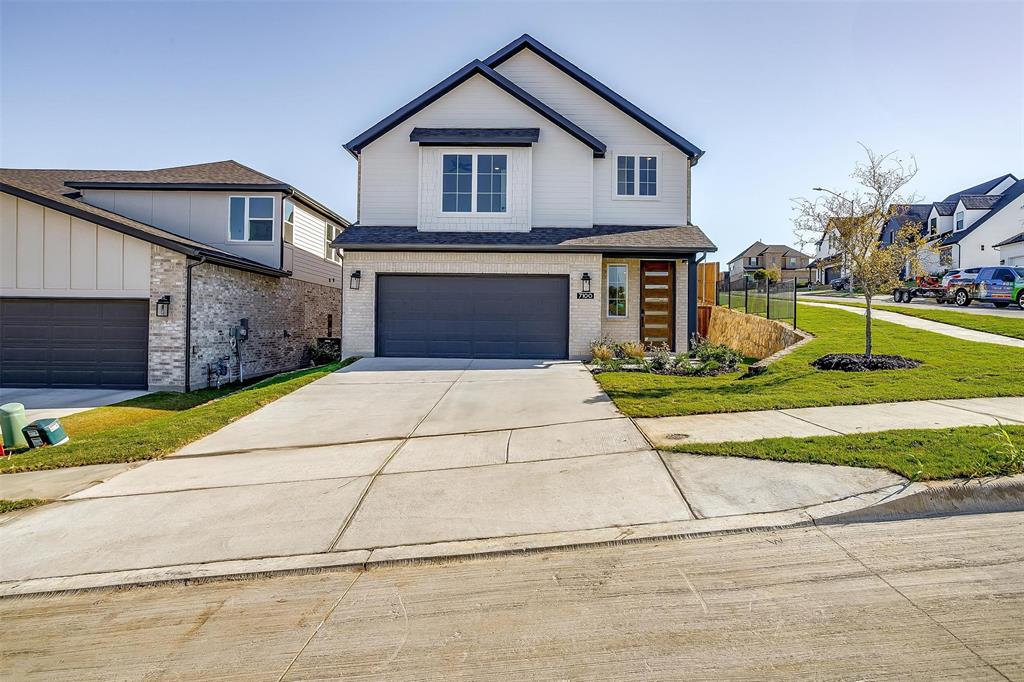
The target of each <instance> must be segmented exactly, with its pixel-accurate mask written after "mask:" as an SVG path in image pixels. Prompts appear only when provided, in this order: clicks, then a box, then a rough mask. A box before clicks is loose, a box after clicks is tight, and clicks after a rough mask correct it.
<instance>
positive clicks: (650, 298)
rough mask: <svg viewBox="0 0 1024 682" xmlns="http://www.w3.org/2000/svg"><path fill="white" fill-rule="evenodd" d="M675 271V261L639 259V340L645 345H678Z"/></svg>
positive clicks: (670, 346) (671, 346) (672, 346)
mask: <svg viewBox="0 0 1024 682" xmlns="http://www.w3.org/2000/svg"><path fill="white" fill-rule="evenodd" d="M675 273H676V267H675V263H674V262H673V261H641V262H640V339H641V340H642V341H643V342H644V345H645V346H660V345H662V344H664V345H667V346H668V347H669V348H675V345H676V343H675V341H676V339H675V329H676V316H675V309H676V306H675V303H676V286H675V282H676V278H675Z"/></svg>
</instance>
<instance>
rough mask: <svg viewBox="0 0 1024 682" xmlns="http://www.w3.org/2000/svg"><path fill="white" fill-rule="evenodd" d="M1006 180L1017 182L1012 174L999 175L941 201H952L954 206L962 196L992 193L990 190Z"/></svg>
mask: <svg viewBox="0 0 1024 682" xmlns="http://www.w3.org/2000/svg"><path fill="white" fill-rule="evenodd" d="M1006 178H1013V180H1014V181H1015V182H1016V180H1017V177H1016V176H1015V175H1014V174H1013V173H1006V174H1004V175H1000V176H999V177H998V178H992V179H991V180H987V181H985V182H983V183H981V184H980V185H975V186H974V187H968V188H967V189H962V190H960V191H959V192H954V193H953V194H950V195H949V196H948V197H946V198H945V199H944V200H943V201H952V202H953V203H954V204H955V203H956V201H957V199H959V198H960V196H961V195H964V194H988V193H989V192H991V191H992V188H994V187H997V186H998V185H999V183H1001V182H1002V181H1003V180H1005V179H1006Z"/></svg>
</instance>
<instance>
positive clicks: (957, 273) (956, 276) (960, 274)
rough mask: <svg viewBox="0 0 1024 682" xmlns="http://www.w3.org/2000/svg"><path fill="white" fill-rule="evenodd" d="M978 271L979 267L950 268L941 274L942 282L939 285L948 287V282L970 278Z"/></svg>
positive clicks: (979, 270)
mask: <svg viewBox="0 0 1024 682" xmlns="http://www.w3.org/2000/svg"><path fill="white" fill-rule="evenodd" d="M979 272H981V268H965V269H963V270H950V271H949V272H947V273H946V274H944V275H943V276H942V284H940V286H942V287H943V288H948V287H949V283H950V282H953V281H961V280H972V279H974V277H975V276H977V274H978V273H979Z"/></svg>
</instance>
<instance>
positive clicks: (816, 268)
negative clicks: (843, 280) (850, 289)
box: [807, 233, 848, 284]
mask: <svg viewBox="0 0 1024 682" xmlns="http://www.w3.org/2000/svg"><path fill="white" fill-rule="evenodd" d="M807 266H808V267H809V268H810V269H811V279H812V281H814V282H816V283H818V284H831V283H832V280H834V279H838V278H840V277H844V276H845V275H847V274H848V272H847V268H846V264H845V262H844V261H843V254H842V253H840V252H839V250H838V249H837V248H835V246H834V245H833V243H832V237H831V235H829V234H827V233H826V234H823V235H821V237H820V238H819V239H818V241H817V243H816V244H815V245H814V258H813V260H811V262H810V263H808V264H807Z"/></svg>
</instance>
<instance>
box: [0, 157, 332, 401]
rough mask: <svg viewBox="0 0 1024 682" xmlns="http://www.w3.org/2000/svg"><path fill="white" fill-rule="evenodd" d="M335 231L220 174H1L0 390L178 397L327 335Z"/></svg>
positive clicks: (301, 205) (270, 192)
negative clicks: (136, 392)
mask: <svg viewBox="0 0 1024 682" xmlns="http://www.w3.org/2000/svg"><path fill="white" fill-rule="evenodd" d="M347 224H348V223H347V221H346V220H345V219H344V218H342V217H341V216H339V215H338V214H336V213H335V212H333V211H331V210H330V209H328V208H327V207H326V206H324V205H323V204H321V203H320V202H318V201H316V200H315V199H313V198H312V197H310V196H308V195H306V194H304V193H303V192H301V191H299V190H298V189H296V188H295V187H292V186H291V185H289V184H287V183H284V182H281V181H280V180H276V179H274V178H272V177H269V176H267V175H264V174H263V173H259V172H257V171H255V170H253V169H251V168H248V167H246V166H243V165H241V164H239V163H236V162H234V161H222V162H217V163H206V164H199V165H194V166H182V167H177V168H162V169H158V170H151V171H99V170H24V169H2V170H0V318H2V320H3V322H2V325H0V386H4V387H57V388H123V389H136V388H142V389H146V388H148V389H150V390H162V389H168V390H189V389H192V388H200V387H204V386H207V385H208V384H209V383H219V382H227V381H233V380H238V379H239V378H250V377H254V376H260V375H264V374H270V373H274V372H279V371H283V370H287V369H292V368H295V367H297V366H299V365H300V363H301V362H303V359H304V356H305V354H306V353H307V350H308V346H309V344H310V343H311V342H313V341H315V340H316V339H318V338H321V337H328V338H337V337H338V336H339V335H340V330H341V319H340V317H341V295H342V277H341V265H340V257H339V255H338V253H337V251H335V250H334V249H332V248H330V247H329V244H330V242H331V241H332V240H333V239H334V238H335V237H336V236H337V234H338V233H339V232H340V231H341V230H342V229H343V228H344V227H345V226H347Z"/></svg>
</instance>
